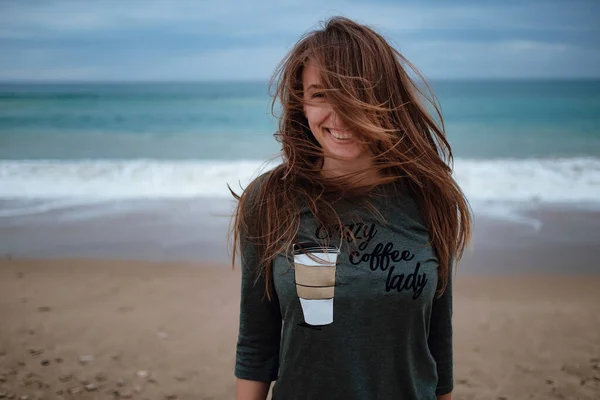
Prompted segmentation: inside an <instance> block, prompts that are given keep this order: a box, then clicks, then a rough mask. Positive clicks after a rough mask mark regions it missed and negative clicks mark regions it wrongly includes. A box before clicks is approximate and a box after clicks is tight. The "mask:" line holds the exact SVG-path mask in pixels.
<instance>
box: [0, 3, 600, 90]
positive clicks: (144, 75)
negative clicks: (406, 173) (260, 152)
mask: <svg viewBox="0 0 600 400" xmlns="http://www.w3.org/2000/svg"><path fill="white" fill-rule="evenodd" d="M324 4H327V5H324ZM333 15H344V16H347V17H350V18H353V19H356V20H357V21H359V22H362V23H365V24H368V25H370V26H372V27H374V28H375V29H377V30H378V31H379V32H381V33H382V34H383V35H384V36H385V37H386V38H388V39H389V40H390V41H391V42H392V43H393V44H394V45H395V46H396V47H397V48H398V49H399V50H400V51H401V52H402V53H403V54H404V55H405V56H406V57H408V58H409V60H411V61H413V63H414V64H416V65H417V67H418V68H419V69H421V71H423V72H424V74H425V75H426V76H427V77H429V78H437V79H441V78H443V79H447V78H516V77H522V78H529V77H535V78H553V77H561V78H582V77H596V78H598V77H600V1H597V0H589V1H583V0H552V1H540V0H529V1H513V0H494V1H486V0H479V1H457V0H456V1H442V0H429V1H417V0H413V1H399V0H395V1H392V0H390V1H358V0H355V1H340V0H334V1H324V0H273V1H271V0H263V1H261V0H253V1H245V0H237V1H235V0H140V1H137V0H102V1H97V0H46V1H44V0H0V54H1V56H0V80H3V81H7V80H52V81H56V80H59V81H95V80H96V81H107V80H109V81H123V80H142V81H148V80H161V81H174V80H176V81H189V80H194V81H197V80H258V79H268V78H269V76H270V75H271V73H272V72H273V70H274V68H275V66H276V64H277V63H278V62H279V60H280V59H281V58H282V57H283V56H284V54H285V53H286V52H287V50H289V49H290V47H291V46H293V44H294V43H295V42H296V41H297V40H298V38H299V37H300V36H301V35H302V34H303V33H305V32H307V31H308V30H310V29H312V28H315V27H318V24H319V22H320V21H322V20H324V19H326V18H328V17H330V16H333Z"/></svg>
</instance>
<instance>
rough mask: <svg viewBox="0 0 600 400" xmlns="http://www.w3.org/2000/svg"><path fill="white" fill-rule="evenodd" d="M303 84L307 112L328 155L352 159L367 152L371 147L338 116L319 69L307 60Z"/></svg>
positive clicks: (344, 159)
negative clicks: (359, 139) (322, 83)
mask: <svg viewBox="0 0 600 400" xmlns="http://www.w3.org/2000/svg"><path fill="white" fill-rule="evenodd" d="M302 87H303V90H304V101H305V103H304V115H305V116H306V119H307V120H308V125H309V127H310V130H311V132H312V134H313V135H314V137H315V139H317V141H318V142H319V144H320V145H321V147H322V148H323V150H324V152H325V154H326V156H327V155H329V156H330V157H332V158H334V159H338V160H339V161H351V160H356V159H358V158H361V157H362V156H364V155H365V154H366V153H367V152H368V147H367V146H365V145H364V144H362V143H359V142H358V141H357V139H358V137H357V136H358V135H357V134H355V133H354V132H352V131H351V130H349V129H348V127H346V126H345V125H344V122H343V121H342V120H341V119H340V118H338V117H337V115H336V113H335V111H334V110H333V107H332V106H331V104H330V103H329V101H328V100H327V95H326V92H324V91H323V88H322V86H321V84H320V77H319V71H318V69H317V68H316V67H315V65H314V64H313V63H312V62H308V64H307V65H306V66H305V67H304V69H303V71H302ZM326 161H327V160H326Z"/></svg>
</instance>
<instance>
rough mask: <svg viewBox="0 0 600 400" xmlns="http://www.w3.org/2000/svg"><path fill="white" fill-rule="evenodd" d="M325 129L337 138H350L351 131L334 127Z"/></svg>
mask: <svg viewBox="0 0 600 400" xmlns="http://www.w3.org/2000/svg"><path fill="white" fill-rule="evenodd" d="M327 131H328V132H329V133H331V136H333V137H334V138H336V139H337V140H349V139H351V138H352V133H351V132H348V131H338V130H335V129H327Z"/></svg>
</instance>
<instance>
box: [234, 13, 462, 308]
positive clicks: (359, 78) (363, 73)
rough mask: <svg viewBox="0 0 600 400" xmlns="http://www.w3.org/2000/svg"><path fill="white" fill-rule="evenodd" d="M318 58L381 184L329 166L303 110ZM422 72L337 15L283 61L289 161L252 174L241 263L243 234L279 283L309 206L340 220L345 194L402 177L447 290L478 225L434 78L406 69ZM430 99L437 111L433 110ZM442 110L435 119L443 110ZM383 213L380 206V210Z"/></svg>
mask: <svg viewBox="0 0 600 400" xmlns="http://www.w3.org/2000/svg"><path fill="white" fill-rule="evenodd" d="M309 60H310V61H311V62H312V63H314V64H315V65H318V66H319V72H320V78H321V79H320V80H321V85H322V86H323V87H324V89H323V90H324V92H325V94H326V98H327V101H328V103H330V104H331V105H332V107H333V108H334V110H335V112H336V115H337V116H339V118H340V119H341V120H342V121H343V122H344V124H345V125H346V126H348V127H349V128H350V129H351V130H352V132H357V133H358V135H359V136H360V138H361V140H362V141H363V142H364V143H366V144H367V145H368V146H369V148H370V150H371V153H372V154H373V155H374V158H373V163H372V166H371V168H372V169H373V170H375V171H376V172H377V175H378V176H379V178H378V180H377V181H376V182H375V183H371V184H369V185H357V184H356V183H353V180H352V179H350V178H351V176H349V175H345V176H342V177H338V178H327V177H325V176H323V174H321V171H320V167H321V164H322V160H323V150H322V149H321V147H320V146H319V144H318V142H317V141H316V140H315V138H314V136H313V135H312V133H311V131H310V129H309V128H308V122H307V120H306V117H305V116H304V112H303V105H304V104H305V100H304V96H303V86H302V70H303V68H304V67H305V66H306V65H307V63H308V62H309ZM405 67H406V68H407V69H408V70H409V71H412V73H413V74H414V76H415V77H418V78H420V80H421V81H422V82H423V83H425V79H424V78H423V76H422V75H421V74H420V73H419V72H418V71H417V70H416V68H415V67H414V66H413V65H412V64H411V63H410V62H409V61H408V60H406V59H405V58H404V57H403V56H402V55H401V54H400V53H399V52H398V51H397V50H395V49H394V48H393V47H392V46H390V45H389V44H388V43H387V42H386V40H385V39H384V38H383V37H382V36H380V35H379V34H378V33H376V32H375V31H374V30H372V29H371V28H369V27H367V26H364V25H360V24H357V23H355V22H353V21H351V20H349V19H347V18H342V17H335V18H332V19H330V20H329V21H327V22H326V23H325V24H324V26H323V28H322V29H320V30H315V31H312V32H310V33H308V34H307V35H305V36H304V37H303V38H302V39H300V41H298V43H296V45H295V46H294V48H293V49H292V50H291V51H290V52H289V54H288V55H287V56H286V57H285V58H284V59H283V60H282V62H281V64H280V65H279V67H278V69H277V71H276V72H275V74H274V76H273V79H272V80H271V88H274V89H275V91H274V96H273V103H272V110H275V109H276V108H277V102H279V103H280V106H281V111H280V115H279V131H278V132H277V133H276V134H275V136H276V137H277V139H278V140H279V141H280V143H281V146H282V158H283V163H282V164H280V165H279V166H277V167H276V168H275V169H273V170H272V171H270V172H268V173H267V174H264V175H262V176H261V177H260V179H256V180H255V181H254V182H252V183H251V184H250V185H249V186H248V187H247V188H246V190H245V191H244V192H243V193H242V195H241V196H237V195H236V194H235V193H233V191H232V194H233V195H234V197H235V198H236V199H237V200H238V205H237V209H236V212H235V214H234V219H233V263H234V264H235V256H236V249H237V248H238V241H239V239H240V237H242V238H244V240H246V242H245V243H248V244H249V245H252V246H255V248H256V253H257V257H258V258H257V259H258V260H259V265H258V266H257V267H258V269H259V272H260V273H262V274H263V276H264V278H265V281H266V287H265V290H266V294H267V296H268V297H270V295H271V291H272V266H271V262H272V260H273V259H274V258H275V257H276V255H277V254H279V253H281V252H286V251H287V250H288V249H289V248H290V246H291V244H292V242H293V241H294V239H295V235H296V233H297V232H298V229H299V226H300V215H299V211H300V206H301V205H303V206H305V207H308V209H309V210H310V212H311V213H312V215H313V216H314V217H315V219H316V221H317V222H318V223H322V224H325V225H330V224H331V223H332V221H333V222H335V223H337V224H338V226H339V227H340V229H339V232H343V224H342V221H341V220H340V218H339V217H338V216H337V214H336V211H335V203H336V201H337V200H339V199H341V198H359V199H361V198H362V199H366V200H364V202H365V204H367V205H369V204H370V203H369V202H368V198H369V194H370V193H371V192H372V191H373V190H372V189H373V187H374V186H377V185H380V184H385V183H390V182H396V183H397V184H398V185H400V186H401V187H402V188H403V189H404V190H406V191H407V192H408V193H410V195H411V196H412V197H413V198H414V199H415V201H416V203H417V205H418V206H419V210H420V212H421V214H422V216H423V218H424V219H425V221H426V223H427V226H428V229H429V233H430V240H431V244H432V246H433V248H434V250H435V253H436V255H437V257H438V260H439V267H438V274H439V278H440V283H441V284H440V286H439V291H438V293H440V294H441V293H443V291H444V290H445V288H446V285H447V282H448V274H449V273H450V271H449V266H450V265H451V264H452V261H453V259H459V258H461V257H462V254H463V251H464V249H465V247H466V246H467V244H468V241H469V238H470V233H471V213H470V208H469V205H468V203H467V201H466V199H465V197H464V195H463V193H462V191H461V189H460V187H459V186H458V184H457V183H456V181H455V180H454V179H453V177H452V165H453V156H452V150H451V148H450V145H449V144H448V141H447V140H446V137H445V134H444V125H443V120H442V115H441V112H440V108H439V105H438V103H437V100H436V99H435V97H434V95H433V93H432V91H431V90H430V88H429V86H427V84H425V85H424V86H423V87H419V86H418V85H417V83H416V81H415V80H414V79H413V77H411V76H410V75H409V73H408V72H407V71H406V70H405ZM427 107H430V108H431V109H432V111H433V114H431V113H430V112H429V111H428V110H427ZM433 115H434V116H435V118H434V116H433ZM374 211H376V210H374Z"/></svg>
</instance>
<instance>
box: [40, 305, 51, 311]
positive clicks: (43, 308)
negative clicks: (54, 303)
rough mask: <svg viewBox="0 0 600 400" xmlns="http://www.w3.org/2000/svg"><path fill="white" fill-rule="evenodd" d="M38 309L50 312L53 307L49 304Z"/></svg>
mask: <svg viewBox="0 0 600 400" xmlns="http://www.w3.org/2000/svg"><path fill="white" fill-rule="evenodd" d="M38 311H39V312H48V311H52V307H48V306H42V307H38Z"/></svg>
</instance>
